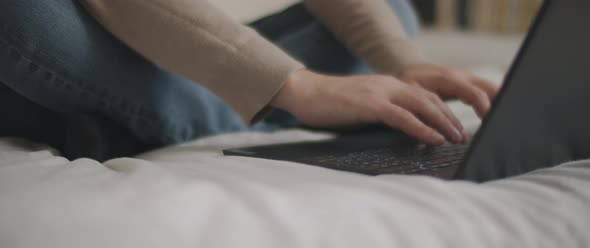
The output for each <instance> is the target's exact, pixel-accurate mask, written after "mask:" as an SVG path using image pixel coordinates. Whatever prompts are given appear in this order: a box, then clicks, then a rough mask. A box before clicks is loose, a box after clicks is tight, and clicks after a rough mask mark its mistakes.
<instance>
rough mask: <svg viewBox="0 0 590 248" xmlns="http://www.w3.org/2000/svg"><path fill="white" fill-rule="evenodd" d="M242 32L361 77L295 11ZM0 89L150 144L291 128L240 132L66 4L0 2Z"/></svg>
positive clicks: (326, 68) (349, 59) (403, 11)
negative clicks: (90, 117) (89, 116)
mask: <svg viewBox="0 0 590 248" xmlns="http://www.w3.org/2000/svg"><path fill="white" fill-rule="evenodd" d="M389 2H390V3H391V6H392V8H393V9H394V10H395V11H397V12H398V14H399V16H400V17H401V19H402V21H403V23H404V25H405V27H406V29H407V30H408V32H409V33H411V34H415V33H416V32H417V29H418V23H417V21H416V18H415V15H414V12H413V9H412V8H411V6H410V5H409V3H408V2H407V1H406V0H390V1H389ZM251 25H252V26H253V27H254V28H255V29H257V30H258V31H259V32H260V33H261V34H262V35H264V36H265V37H267V38H268V39H270V40H271V41H273V42H274V43H275V44H276V45H278V46H280V47H282V48H283V49H284V50H285V51H286V52H287V53H289V54H291V55H292V56H293V57H295V58H297V59H298V60H300V61H301V62H303V63H304V64H306V65H307V66H308V67H309V68H311V69H314V70H316V71H321V72H327V73H342V74H352V73H362V72H367V71H369V69H368V67H367V66H366V64H365V63H364V62H362V61H361V60H359V59H358V58H356V57H355V56H354V55H352V54H351V53H350V51H348V50H347V49H346V48H344V47H343V46H342V44H340V43H339V42H338V41H337V40H336V39H335V38H334V37H333V36H332V35H331V34H330V32H329V31H328V30H326V28H324V27H323V26H322V25H321V24H320V23H319V22H318V21H317V20H316V19H315V18H314V17H313V16H311V15H310V14H309V12H307V11H306V9H305V8H304V7H303V6H302V5H301V4H298V5H295V6H293V7H291V8H289V9H287V10H286V11H284V12H282V13H279V14H276V15H273V16H269V17H266V18H263V19H261V20H259V21H256V22H254V23H252V24H251ZM0 82H1V83H3V84H4V85H5V86H6V87H8V88H10V89H11V90H12V91H14V92H16V93H17V94H19V95H20V96H22V97H24V98H26V99H28V100H30V101H32V102H34V103H36V104H38V105H41V106H43V107H45V108H47V109H49V110H51V111H53V112H55V113H97V114H100V115H102V116H105V117H106V118H107V119H108V120H109V121H112V122H114V123H117V125H120V126H123V127H124V128H125V129H127V130H129V132H131V134H132V136H134V137H136V138H137V139H139V140H140V141H141V142H144V143H146V144H152V145H155V146H163V145H168V144H174V143H178V142H183V141H187V140H191V139H195V138H199V137H203V136H208V135H214V134H219V133H227V132H236V131H244V130H274V129H275V128H276V127H277V126H281V125H285V124H288V123H292V122H293V118H292V117H290V116H288V115H286V114H285V113H276V114H273V115H271V116H270V117H269V118H267V120H265V121H263V122H261V123H259V124H257V125H255V126H253V127H248V126H247V125H245V124H244V123H243V122H242V121H241V120H240V119H239V117H238V115H237V114H236V113H235V112H234V111H233V110H232V109H230V108H229V107H228V106H227V105H226V104H225V103H224V102H223V101H222V100H221V99H219V98H218V97H217V96H215V95H214V94H212V93H211V92H209V91H208V90H207V89H205V88H203V87H201V86H200V85H199V84H197V83H194V82H192V81H190V80H188V79H186V78H184V77H182V76H181V75H177V74H174V73H171V72H169V71H167V70H165V69H163V68H161V67H159V66H158V65H156V64H154V63H152V62H150V61H148V60H145V59H144V58H142V57H141V56H139V55H138V54H137V53H135V52H134V51H133V50H131V49H129V48H128V47H127V46H125V45H124V44H123V43H122V42H120V41H118V40H117V39H115V38H114V37H113V36H112V35H111V34H110V33H108V32H107V31H106V30H104V29H103V28H102V27H101V26H100V25H99V24H98V23H97V22H95V20H94V19H93V18H92V17H90V16H89V15H87V13H86V12H85V11H84V10H83V9H82V8H81V6H80V5H79V4H78V3H77V2H76V1H75V0H54V1H49V0H8V1H1V2H0ZM1 104H3V105H9V106H11V107H12V108H17V109H18V108H19V107H20V106H19V105H18V104H17V103H16V102H15V103H14V104H13V103H10V102H8V103H7V102H2V103H1ZM0 135H1V134H0Z"/></svg>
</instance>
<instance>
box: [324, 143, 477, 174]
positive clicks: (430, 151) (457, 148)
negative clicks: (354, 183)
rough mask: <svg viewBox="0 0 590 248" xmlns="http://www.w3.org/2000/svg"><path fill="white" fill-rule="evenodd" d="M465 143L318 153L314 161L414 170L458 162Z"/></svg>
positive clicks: (399, 171) (353, 167) (337, 166)
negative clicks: (402, 149) (400, 149)
mask: <svg viewBox="0 0 590 248" xmlns="http://www.w3.org/2000/svg"><path fill="white" fill-rule="evenodd" d="M468 147H469V146H468V145H450V144H445V145H443V146H441V147H437V148H432V147H428V146H425V145H424V146H419V147H415V148H413V149H408V150H405V151H398V150H395V149H392V148H380V149H371V150H365V151H360V152H353V153H348V154H344V155H332V156H325V157H317V158H314V159H313V161H316V162H320V163H322V164H326V165H329V166H330V167H332V168H335V169H341V170H352V171H365V172H369V174H377V173H379V174H380V173H393V174H415V173H421V172H428V171H435V170H438V169H441V168H445V167H450V166H457V165H459V164H460V163H461V162H462V161H463V158H464V156H465V152H466V151H467V148H468Z"/></svg>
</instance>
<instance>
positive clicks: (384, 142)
mask: <svg viewBox="0 0 590 248" xmlns="http://www.w3.org/2000/svg"><path fill="white" fill-rule="evenodd" d="M588 10H590V1H587V0H553V1H545V2H544V4H543V6H542V8H541V10H540V12H539V14H538V16H537V18H536V20H535V23H534V24H533V25H532V27H531V30H530V32H529V34H528V35H527V38H526V39H525V41H524V43H523V45H522V47H521V49H520V51H519V53H518V55H517V56H516V60H515V62H514V63H513V65H512V67H511V69H510V71H509V73H508V75H507V76H506V79H505V82H504V84H503V87H502V89H501V91H500V94H499V95H498V96H497V98H496V100H495V101H494V103H493V106H492V109H491V110H490V113H489V114H488V115H487V117H486V118H485V119H484V120H483V123H482V126H481V128H480V129H479V131H478V132H477V133H476V135H475V136H474V138H473V140H472V142H471V144H470V145H455V144H445V145H443V146H441V147H428V146H426V145H423V144H420V143H419V142H417V141H416V140H414V139H412V138H410V137H408V136H406V135H404V134H403V133H401V132H399V131H395V130H391V129H388V128H384V127H368V128H365V129H363V130H357V131H352V132H348V133H343V134H342V135H340V136H338V137H336V138H334V139H331V140H326V141H318V142H302V143H291V144H279V145H270V146H258V147H246V148H239V149H229V150H225V151H224V154H225V155H234V156H248V157H257V158H265V159H273V160H284V161H293V162H299V163H303V164H308V165H313V166H321V167H326V168H330V169H335V170H343V171H349V172H355V173H362V174H367V175H381V174H420V175H430V176H434V177H439V178H443V179H460V180H469V181H474V182H485V181H490V180H496V179H501V178H506V177H511V176H516V175H521V174H523V173H527V172H530V171H533V170H537V169H541V168H547V167H552V166H555V165H559V164H561V163H564V162H568V161H572V160H580V159H588V158H590V32H588V31H587V29H586V25H587V24H588V23H590V15H588V13H587V12H588Z"/></svg>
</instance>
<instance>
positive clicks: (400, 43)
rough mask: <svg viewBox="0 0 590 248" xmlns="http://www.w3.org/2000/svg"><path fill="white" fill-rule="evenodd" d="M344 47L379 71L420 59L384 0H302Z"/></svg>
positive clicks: (393, 69) (393, 71)
mask: <svg viewBox="0 0 590 248" xmlns="http://www.w3.org/2000/svg"><path fill="white" fill-rule="evenodd" d="M304 3H305V5H306V7H307V8H308V9H309V10H310V11H311V12H312V13H313V14H314V15H315V16H317V17H318V18H319V19H320V20H321V21H322V22H323V24H324V25H326V26H327V27H328V28H329V29H330V30H331V31H332V32H333V33H334V35H335V36H336V38H338V39H339V40H340V41H342V42H343V43H344V44H345V45H346V46H347V47H348V48H350V49H351V50H352V51H353V52H355V53H356V54H357V55H358V56H360V57H361V58H363V59H365V60H366V61H367V63H369V65H371V66H372V67H373V68H374V69H376V70H377V71H378V72H380V73H385V74H392V75H395V74H397V73H399V72H400V71H401V70H403V69H404V68H405V67H407V66H410V65H414V64H420V63H424V59H423V57H422V55H421V54H420V53H419V51H418V49H417V48H416V47H415V46H414V45H413V44H412V42H411V41H410V39H409V38H408V36H407V34H406V32H405V30H404V27H403V26H402V24H401V22H400V20H399V18H398V17H397V16H396V15H395V12H394V11H392V9H391V7H390V5H389V4H388V3H387V2H386V0H338V1H334V0H304Z"/></svg>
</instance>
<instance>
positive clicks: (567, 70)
mask: <svg viewBox="0 0 590 248" xmlns="http://www.w3.org/2000/svg"><path fill="white" fill-rule="evenodd" d="M588 10H590V1H588V0H559V1H547V2H546V3H545V5H544V7H543V8H542V10H541V14H540V15H539V17H538V18H537V21H536V23H535V25H534V27H533V28H532V30H531V32H530V34H529V36H528V38H527V40H526V41H525V43H524V45H523V48H522V49H521V51H520V53H519V56H518V57H517V60H516V62H515V64H514V65H513V68H512V69H511V72H510V73H509V74H508V76H507V79H506V81H505V86H504V88H503V89H502V92H501V94H500V96H499V97H498V99H496V103H495V106H494V109H493V110H492V112H491V113H490V114H489V116H488V118H487V120H486V121H485V123H484V125H483V126H482V129H481V131H480V133H479V134H478V135H477V137H476V139H475V143H474V145H473V146H472V147H471V150H470V152H469V153H468V157H467V160H466V163H465V164H464V166H463V168H461V169H460V170H459V175H458V176H459V178H465V179H469V180H476V181H487V180H494V179H499V178H503V177H508V176H514V175H520V174H522V173H526V172H529V171H532V170H536V169H540V168H545V167H551V166H555V165H558V164H560V163H563V162H566V161H571V160H578V159H586V158H590V32H589V31H588V29H587V25H588V23H590V15H589V14H588Z"/></svg>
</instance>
